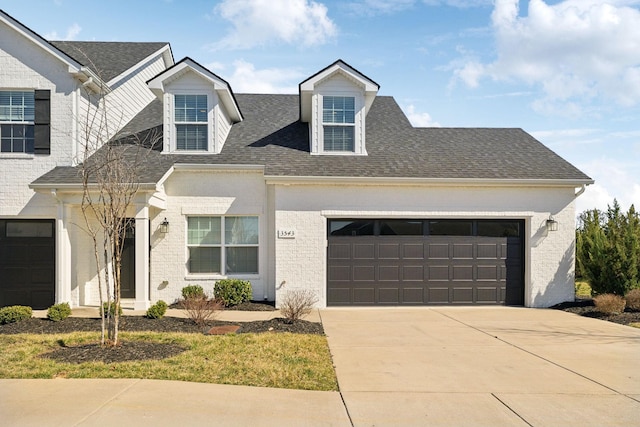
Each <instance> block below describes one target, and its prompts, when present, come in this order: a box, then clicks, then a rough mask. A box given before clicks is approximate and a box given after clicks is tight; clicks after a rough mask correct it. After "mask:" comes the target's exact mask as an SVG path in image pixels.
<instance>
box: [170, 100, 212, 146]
mask: <svg viewBox="0 0 640 427" xmlns="http://www.w3.org/2000/svg"><path fill="white" fill-rule="evenodd" d="M174 114H175V116H174V119H175V120H174V121H175V126H176V149H177V150H186V151H206V150H207V147H208V144H207V134H208V126H207V122H208V118H207V117H208V108H207V95H175V96H174Z"/></svg>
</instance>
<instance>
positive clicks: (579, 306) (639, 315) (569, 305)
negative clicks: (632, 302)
mask: <svg viewBox="0 0 640 427" xmlns="http://www.w3.org/2000/svg"><path fill="white" fill-rule="evenodd" d="M551 308H554V309H556V310H563V311H568V312H569V313H575V314H578V315H580V316H584V317H592V318H594V319H600V320H606V321H607V322H613V323H619V324H621V325H628V324H630V323H640V311H637V310H631V309H628V308H627V309H626V310H625V311H624V313H620V314H607V313H601V312H599V311H598V310H597V309H596V307H595V305H594V304H593V300H591V299H579V300H576V301H569V302H563V303H561V304H557V305H554V306H553V307H551Z"/></svg>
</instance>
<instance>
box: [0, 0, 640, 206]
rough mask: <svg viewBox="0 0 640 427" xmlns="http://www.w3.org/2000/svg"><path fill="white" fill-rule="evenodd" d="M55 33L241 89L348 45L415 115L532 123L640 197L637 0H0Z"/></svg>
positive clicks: (581, 162) (273, 81)
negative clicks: (137, 45)
mask: <svg viewBox="0 0 640 427" xmlns="http://www.w3.org/2000/svg"><path fill="white" fill-rule="evenodd" d="M0 8H1V9H3V10H4V11H5V12H7V13H9V14H10V15H12V16H13V17H14V18H16V19H18V20H19V21H21V22H22V23H23V24H25V25H26V26H28V27H29V28H31V29H32V30H34V31H36V32H37V33H39V34H40V35H42V36H44V37H45V38H48V39H51V40H65V39H66V40H97V41H167V42H170V43H171V46H172V49H173V54H174V56H175V59H176V61H177V60H179V59H181V58H183V57H185V56H189V57H191V58H193V59H194V60H196V61H198V62H199V63H201V64H203V65H205V66H207V67H208V68H210V69H211V70H212V71H213V72H215V73H216V74H218V75H220V76H221V77H222V78H224V79H226V80H227V81H228V82H229V83H230V84H231V86H232V88H233V90H234V92H236V93H248V92H262V93H295V92H296V91H297V85H298V83H299V82H300V81H302V80H304V79H305V78H306V77H308V76H310V75H312V74H313V73H315V72H316V71H319V70H320V69H322V68H324V67H325V66H327V65H329V64H330V63H332V62H333V61H335V60H336V59H339V58H340V59H343V60H345V61H346V62H347V63H349V64H350V65H352V66H353V67H355V68H356V69H358V70H359V71H361V72H362V73H364V74H365V75H367V76H368V77H369V78H371V79H373V80H374V81H376V82H377V83H378V84H380V86H381V89H380V92H379V93H380V94H381V95H391V96H394V97H395V98H396V100H397V102H398V103H399V104H400V106H401V107H402V108H403V110H404V111H405V113H406V114H407V115H408V116H409V118H410V119H411V121H412V123H413V124H414V125H415V126H444V127H518V128H523V129H524V130H526V131H527V132H529V133H531V134H532V135H533V136H534V137H536V138H537V139H539V140H540V141H541V142H543V143H544V144H545V145H547V146H548V147H550V148H551V149H552V150H554V151H555V152H557V153H558V154H559V155H561V156H562V157H564V158H565V159H567V160H568V161H570V162H571V163H573V164H574V165H576V166H577V167H578V168H580V169H581V170H583V171H584V172H585V173H587V174H588V175H589V176H591V177H592V178H593V179H595V180H596V184H595V185H592V186H590V187H588V189H587V191H586V192H585V193H584V194H583V195H582V196H580V197H579V198H578V201H577V209H578V212H580V211H583V210H585V209H590V208H594V207H597V208H600V209H605V208H606V207H607V204H611V203H612V201H613V199H614V197H615V198H617V199H618V201H619V202H620V203H621V205H622V207H623V208H624V209H626V208H628V207H629V205H630V204H631V203H635V205H636V207H639V206H638V205H639V204H640V0H563V1H559V0H530V1H529V0H520V1H518V0H495V1H492V0H387V1H385V0H342V1H328V0H327V1H323V0H318V1H310V0H225V1H212V0H208V1H205V0H189V1H186V0H181V1H179V0H174V1H171V0H157V1H142V0H135V1H133V0H128V1H121V0H110V1H108V2H105V1H91V0H85V1H71V0H29V1H24V0H0Z"/></svg>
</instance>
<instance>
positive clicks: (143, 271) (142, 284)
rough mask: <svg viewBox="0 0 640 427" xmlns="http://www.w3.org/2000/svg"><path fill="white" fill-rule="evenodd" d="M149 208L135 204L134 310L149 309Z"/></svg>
mask: <svg viewBox="0 0 640 427" xmlns="http://www.w3.org/2000/svg"><path fill="white" fill-rule="evenodd" d="M149 306H150V303H149V206H147V205H146V204H142V203H139V204H136V299H135V301H134V303H133V308H134V309H135V310H146V309H147V308H149Z"/></svg>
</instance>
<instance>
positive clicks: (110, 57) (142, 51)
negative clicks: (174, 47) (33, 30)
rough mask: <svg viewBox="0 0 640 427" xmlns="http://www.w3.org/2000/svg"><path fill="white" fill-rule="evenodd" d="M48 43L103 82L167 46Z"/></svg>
mask: <svg viewBox="0 0 640 427" xmlns="http://www.w3.org/2000/svg"><path fill="white" fill-rule="evenodd" d="M50 43H51V44H52V45H54V46H55V47H56V48H58V49H60V50H61V51H62V52H64V53H65V54H67V55H69V56H70V57H71V58H73V59H75V60H76V61H78V62H79V63H80V64H82V65H84V66H86V67H89V68H91V69H92V70H93V71H94V72H95V73H96V74H97V75H98V76H99V77H100V78H101V79H102V80H104V81H105V82H107V81H109V80H111V79H113V78H114V77H116V76H119V75H120V74H122V73H123V72H125V71H126V70H128V69H129V68H131V67H133V66H134V65H136V64H137V63H139V62H140V61H142V60H143V59H145V58H146V57H148V56H149V55H151V54H153V53H154V52H157V51H158V50H160V49H162V48H163V47H164V46H167V45H168V44H169V43H162V42H153V43H151V42H76V41H51V42H50Z"/></svg>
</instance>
